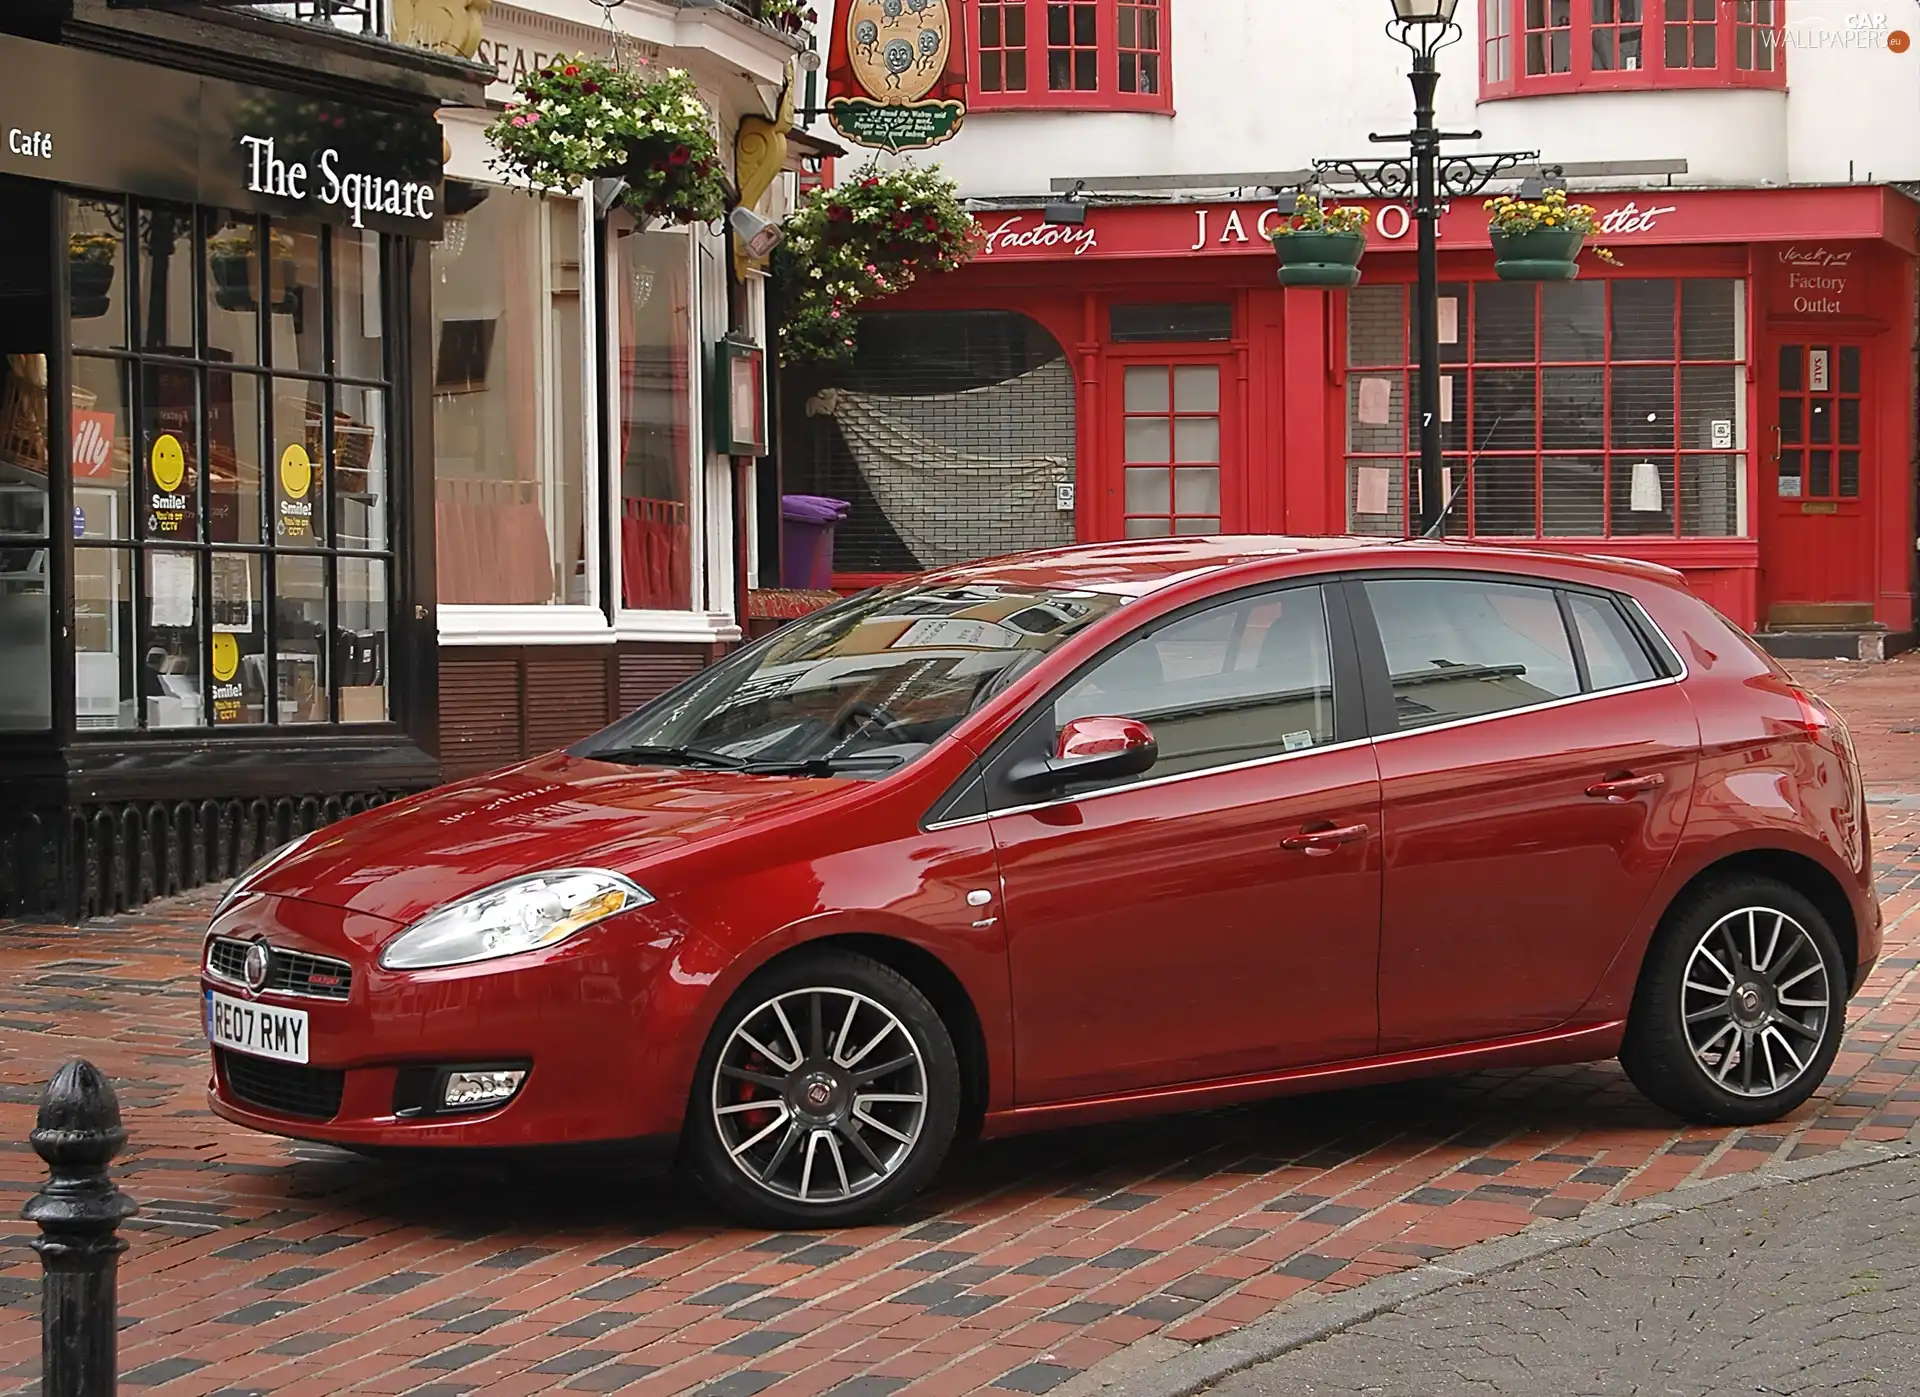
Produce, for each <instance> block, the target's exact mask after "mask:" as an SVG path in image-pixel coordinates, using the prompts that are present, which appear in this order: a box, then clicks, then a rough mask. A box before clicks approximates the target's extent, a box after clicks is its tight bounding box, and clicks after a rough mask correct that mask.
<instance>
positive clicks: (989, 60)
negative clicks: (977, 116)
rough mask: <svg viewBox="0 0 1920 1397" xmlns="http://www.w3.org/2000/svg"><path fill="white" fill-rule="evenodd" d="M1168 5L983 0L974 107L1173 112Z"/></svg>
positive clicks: (976, 21)
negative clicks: (1169, 69)
mask: <svg viewBox="0 0 1920 1397" xmlns="http://www.w3.org/2000/svg"><path fill="white" fill-rule="evenodd" d="M1170 4H1171V0H979V2H978V3H977V4H975V5H974V7H973V20H972V23H973V26H974V32H973V38H974V45H973V48H974V54H975V57H974V59H973V63H974V72H973V76H974V92H973V97H972V105H973V106H974V107H975V108H977V109H979V110H982V111H988V110H992V109H994V108H1003V109H1004V108H1023V107H1025V108H1062V109H1069V110H1081V111H1157V112H1166V111H1171V110H1172V109H1173V99H1172V93H1171V91H1170V84H1169V77H1170V74H1169V71H1168V42H1167V40H1168V30H1167V18H1168V14H1167V12H1168V8H1169V6H1170Z"/></svg>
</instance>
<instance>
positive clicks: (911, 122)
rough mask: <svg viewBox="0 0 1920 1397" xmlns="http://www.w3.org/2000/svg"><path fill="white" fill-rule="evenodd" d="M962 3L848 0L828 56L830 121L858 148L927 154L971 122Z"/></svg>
mask: <svg viewBox="0 0 1920 1397" xmlns="http://www.w3.org/2000/svg"><path fill="white" fill-rule="evenodd" d="M956 3H957V0H846V3H845V4H844V5H842V6H841V7H840V12H839V13H837V14H836V15H835V16H834V26H833V34H832V38H831V39H830V41H829V43H828V49H827V116H828V118H829V119H830V120H831V121H832V122H833V129H834V130H836V131H838V132H839V133H840V134H841V135H843V136H845V137H846V138H847V139H848V140H850V141H852V142H853V143H854V144H856V145H863V146H877V147H879V148H880V149H882V150H891V151H902V150H927V149H929V148H931V147H933V146H937V145H939V144H941V143H942V142H943V141H949V140H952V139H953V136H954V133H955V132H957V131H958V130H959V129H960V123H961V122H963V121H964V120H965V119H966V115H967V104H966V81H967V77H966V74H967V61H966V27H965V26H964V25H962V24H961V23H959V22H958V20H957V18H956V16H955V14H954V7H955V4H956Z"/></svg>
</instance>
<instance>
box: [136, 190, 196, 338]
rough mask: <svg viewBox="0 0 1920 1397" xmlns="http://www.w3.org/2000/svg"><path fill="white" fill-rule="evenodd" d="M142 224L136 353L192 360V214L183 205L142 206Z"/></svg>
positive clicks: (140, 213) (139, 220)
mask: <svg viewBox="0 0 1920 1397" xmlns="http://www.w3.org/2000/svg"><path fill="white" fill-rule="evenodd" d="M138 222H139V229H140V246H139V250H140V299H139V303H138V304H137V305H136V306H135V307H134V312H135V318H136V320H137V321H138V324H139V342H138V347H139V348H141V349H144V350H146V351H147V352H148V353H150V354H182V355H189V354H192V353H193V352H194V343H193V211H192V210H191V209H188V208H186V207H184V206H182V205H179V204H144V205H141V206H139V219H138Z"/></svg>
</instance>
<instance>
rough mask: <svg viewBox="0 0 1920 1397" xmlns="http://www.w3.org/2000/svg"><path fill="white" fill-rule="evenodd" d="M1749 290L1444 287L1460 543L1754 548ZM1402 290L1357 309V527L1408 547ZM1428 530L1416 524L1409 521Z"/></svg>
mask: <svg viewBox="0 0 1920 1397" xmlns="http://www.w3.org/2000/svg"><path fill="white" fill-rule="evenodd" d="M1745 291H1746V286H1745V283H1744V282H1742V281H1740V280H1737V279H1730V278H1708V277H1688V278H1627V277H1618V278H1607V279H1597V280H1593V281H1577V282H1563V283H1550V284H1546V285H1535V284H1532V283H1525V282H1501V281H1487V282H1471V283H1464V282H1463V283H1455V284H1451V285H1443V286H1442V287H1441V288H1440V316H1439V322H1440V323H1439V329H1440V340H1441V359H1442V365H1443V367H1442V373H1441V379H1440V401H1439V403H1438V405H1437V406H1438V410H1439V414H1440V422H1441V433H1442V443H1443V450H1444V451H1445V453H1446V457H1445V462H1446V486H1445V488H1446V489H1447V491H1448V494H1449V496H1450V497H1451V496H1452V495H1453V494H1454V493H1455V492H1456V491H1457V490H1459V488H1460V487H1461V486H1464V487H1465V490H1464V493H1463V494H1462V495H1461V497H1460V499H1459V500H1458V502H1457V503H1456V504H1455V506H1454V512H1453V515H1452V523H1451V525H1450V527H1449V532H1450V533H1454V534H1459V535H1462V536H1469V537H1479V538H1656V537H1666V538H1728V537H1741V536H1745V535H1746V534H1747V533H1748V531H1749V528H1748V508H1747V470H1746V461H1747V456H1746V452H1747V431H1748V425H1747V391H1746V372H1747V369H1746V365H1747V345H1746V305H1745ZM1409 312H1410V306H1409V296H1408V288H1407V287H1405V286H1398V285H1366V286H1361V287H1359V288H1357V289H1356V290H1354V291H1353V292H1352V293H1351V294H1350V296H1349V298H1348V335H1347V364H1348V368H1347V384H1346V392H1347V422H1348V427H1347V444H1348V455H1347V472H1346V473H1347V515H1348V526H1349V528H1350V529H1351V530H1352V531H1353V532H1354V533H1360V534H1380V535H1400V534H1403V533H1404V532H1405V530H1406V527H1407V520H1408V517H1409V515H1408V503H1409V501H1408V486H1409V482H1410V480H1417V477H1418V453H1419V441H1418V436H1419V434H1418V431H1417V430H1415V431H1413V432H1409V430H1408V424H1409V422H1413V423H1418V421H1419V420H1420V418H1419V413H1420V410H1421V409H1420V404H1419V401H1418V398H1419V393H1418V373H1417V370H1416V368H1415V363H1414V360H1415V355H1414V352H1413V351H1412V349H1411V346H1412V345H1415V344H1417V343H1418V338H1417V328H1416V327H1415V326H1414V325H1413V324H1412V323H1411V320H1410V314H1409ZM1415 513H1417V509H1416V510H1415Z"/></svg>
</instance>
